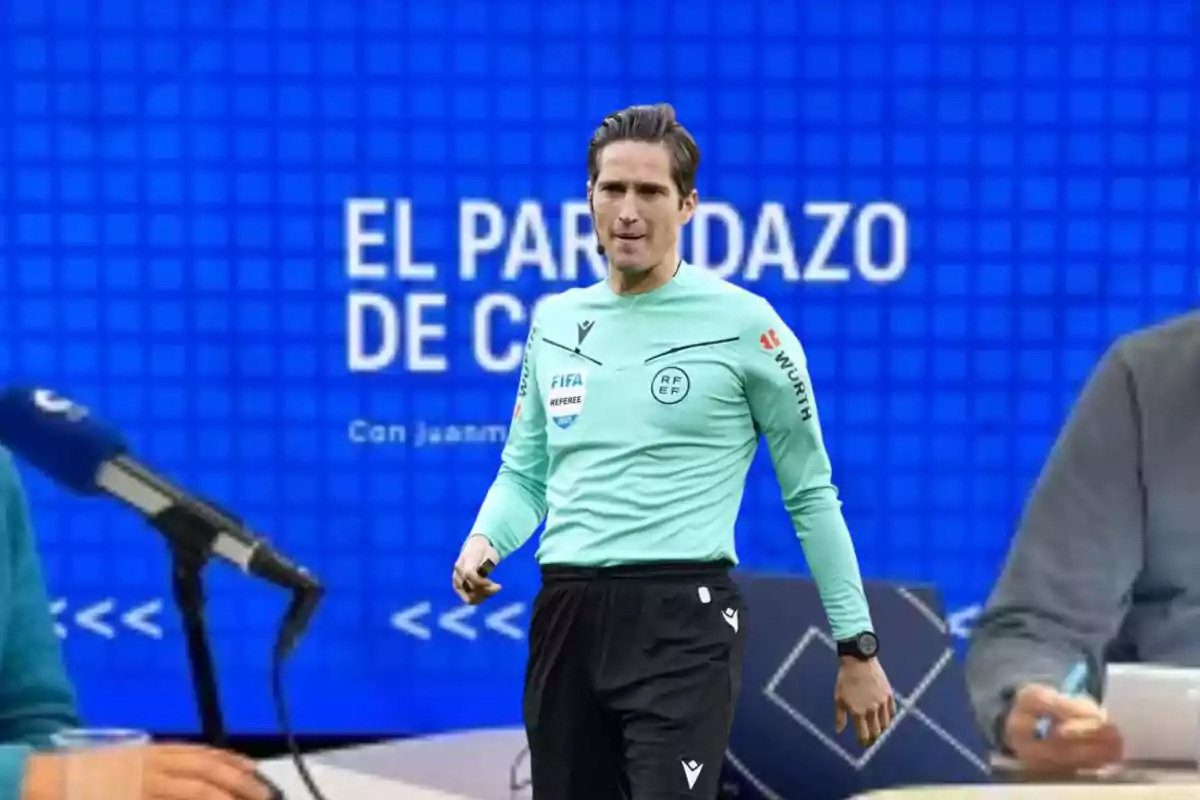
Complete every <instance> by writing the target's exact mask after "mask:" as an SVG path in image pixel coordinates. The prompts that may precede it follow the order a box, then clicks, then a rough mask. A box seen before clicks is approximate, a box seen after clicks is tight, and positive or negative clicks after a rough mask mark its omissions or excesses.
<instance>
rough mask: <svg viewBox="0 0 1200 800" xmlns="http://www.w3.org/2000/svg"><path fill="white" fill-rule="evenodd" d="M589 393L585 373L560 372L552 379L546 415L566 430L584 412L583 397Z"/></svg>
mask: <svg viewBox="0 0 1200 800" xmlns="http://www.w3.org/2000/svg"><path fill="white" fill-rule="evenodd" d="M586 393H587V375H586V373H583V372H560V373H559V374H557V375H554V376H552V377H551V378H550V395H549V397H548V398H547V399H546V413H547V414H549V415H550V419H552V420H554V424H555V425H557V426H558V427H560V428H562V429H563V430H566V429H567V428H569V427H571V426H572V425H574V424H575V420H577V419H578V418H579V412H580V411H581V410H583V397H584V395H585V394H586Z"/></svg>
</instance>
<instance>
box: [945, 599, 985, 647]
mask: <svg viewBox="0 0 1200 800" xmlns="http://www.w3.org/2000/svg"><path fill="white" fill-rule="evenodd" d="M982 613H983V606H981V605H979V604H978V603H976V604H975V605H971V606H967V607H966V608H960V609H959V610H958V611H955V612H954V613H952V614H949V615H948V616H947V617H946V622H947V627H949V628H950V635H951V636H955V637H957V638H959V639H970V638H971V631H973V630H974V628H975V621H976V620H977V619H979V615H980V614H982Z"/></svg>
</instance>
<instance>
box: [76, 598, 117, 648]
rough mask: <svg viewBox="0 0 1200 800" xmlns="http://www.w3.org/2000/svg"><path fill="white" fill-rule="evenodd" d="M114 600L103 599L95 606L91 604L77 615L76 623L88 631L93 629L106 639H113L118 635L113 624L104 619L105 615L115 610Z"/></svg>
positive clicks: (93, 631)
mask: <svg viewBox="0 0 1200 800" xmlns="http://www.w3.org/2000/svg"><path fill="white" fill-rule="evenodd" d="M113 605H114V602H113V601H112V600H102V601H100V602H99V603H96V604H95V605H93V606H89V607H88V608H85V609H84V610H82V611H80V612H79V613H78V614H76V615H75V624H76V625H78V626H79V627H81V628H83V629H84V630H86V631H91V632H92V633H94V634H96V635H97V636H103V637H104V638H105V639H111V638H113V636H114V635H116V633H115V631H113V629H112V626H111V625H109V624H108V623H106V622H105V621H104V615H105V614H108V613H109V612H110V611H112V610H113Z"/></svg>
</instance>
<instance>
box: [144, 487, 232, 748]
mask: <svg viewBox="0 0 1200 800" xmlns="http://www.w3.org/2000/svg"><path fill="white" fill-rule="evenodd" d="M151 522H152V524H153V525H154V527H155V528H157V529H158V530H159V531H161V532H162V533H163V534H164V535H165V536H166V537H167V541H168V542H170V546H171V556H172V560H173V562H174V563H173V566H172V579H173V581H172V582H173V584H174V593H175V604H176V605H177V606H178V608H179V614H180V617H181V619H182V621H183V629H184V634H185V636H186V638H187V653H188V661H189V663H190V666H191V672H192V687H193V688H194V690H195V693H196V706H197V708H198V710H199V712H200V722H201V725H202V729H203V734H204V739H205V741H206V742H207V743H208V744H210V745H212V746H214V747H221V748H224V747H225V746H226V745H227V740H226V733H225V723H224V720H223V718H222V714H221V698H220V692H219V691H218V689H217V679H216V671H215V669H214V668H213V658H212V648H211V647H210V646H209V641H208V631H207V629H206V625H205V621H204V600H205V597H204V583H203V578H202V572H203V570H204V567H205V566H206V565H207V563H208V559H209V557H210V555H211V546H212V543H213V541H214V540H215V539H216V537H217V534H218V531H217V530H216V529H214V528H213V526H212V524H211V523H209V522H208V521H207V520H205V519H204V518H203V517H201V516H200V515H199V514H197V513H196V512H195V511H194V510H192V509H191V508H189V507H188V506H186V505H181V504H176V505H172V506H170V507H168V508H166V509H164V510H163V511H162V512H161V513H159V514H158V515H157V516H155V517H154V518H153V519H152V520H151Z"/></svg>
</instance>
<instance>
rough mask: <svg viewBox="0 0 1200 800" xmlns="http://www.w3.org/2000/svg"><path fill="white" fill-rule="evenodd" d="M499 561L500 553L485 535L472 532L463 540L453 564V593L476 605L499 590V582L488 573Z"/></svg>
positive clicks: (465, 601)
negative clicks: (460, 550) (460, 549)
mask: <svg viewBox="0 0 1200 800" xmlns="http://www.w3.org/2000/svg"><path fill="white" fill-rule="evenodd" d="M499 563H500V554H499V553H497V552H496V548H494V547H492V543H491V542H489V541H488V540H487V537H485V536H482V535H480V534H478V533H473V534H471V535H470V536H468V537H467V541H465V542H463V547H462V552H460V553H459V554H458V561H456V562H455V564H454V577H453V582H454V593H455V594H457V595H458V596H459V597H461V598H462V599H463V602H464V603H470V604H471V605H473V606H474V605H478V604H479V603H482V602H483V601H484V600H487V599H488V598H489V597H491V596H492V595H494V594H495V593H496V592H498V591H500V584H498V583H496V582H495V581H493V580H492V579H490V578H489V577H488V574H489V573H490V572H491V571H492V570H493V569H495V568H496V565H497V564H499Z"/></svg>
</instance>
